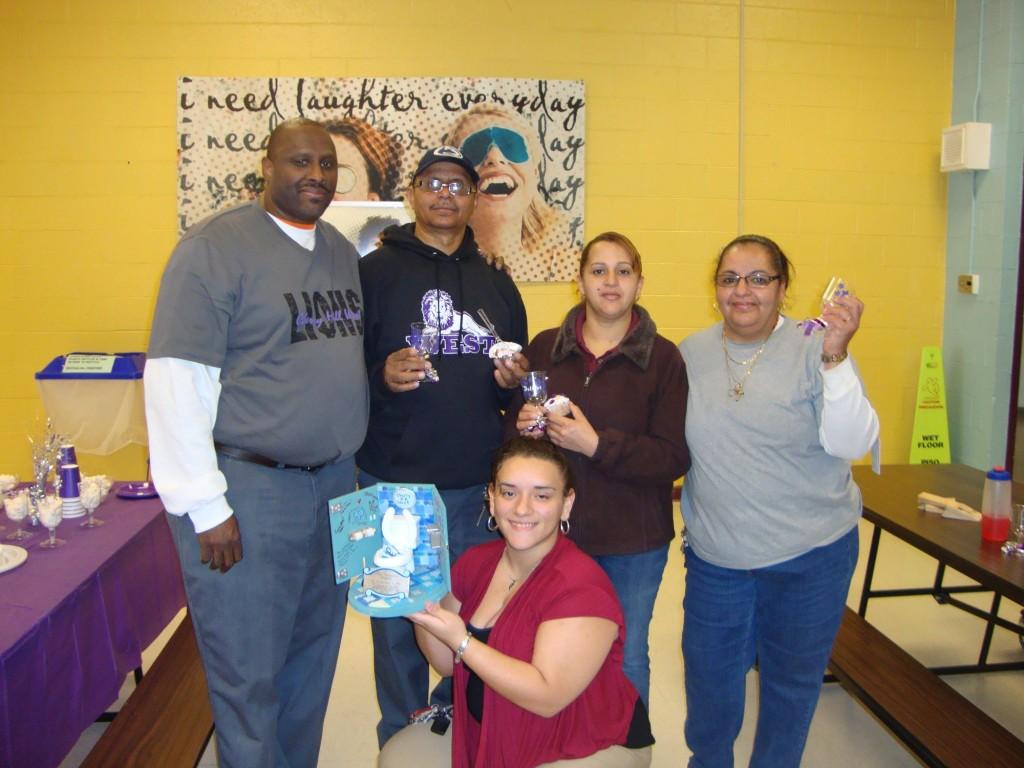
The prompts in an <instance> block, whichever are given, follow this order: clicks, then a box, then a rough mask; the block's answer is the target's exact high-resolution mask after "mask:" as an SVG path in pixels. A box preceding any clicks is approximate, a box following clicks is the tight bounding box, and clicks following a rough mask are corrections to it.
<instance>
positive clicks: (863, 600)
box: [857, 525, 882, 618]
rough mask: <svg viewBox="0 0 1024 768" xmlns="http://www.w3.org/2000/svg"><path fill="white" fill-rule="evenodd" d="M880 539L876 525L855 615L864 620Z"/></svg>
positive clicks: (879, 532)
mask: <svg viewBox="0 0 1024 768" xmlns="http://www.w3.org/2000/svg"><path fill="white" fill-rule="evenodd" d="M881 537H882V529H881V528H879V527H878V526H877V525H876V526H875V530H874V531H872V532H871V548H870V549H869V550H868V564H867V568H865V569H864V585H863V586H862V587H861V591H860V607H859V608H858V609H857V613H859V614H860V616H861V618H864V617H865V616H866V614H867V612H868V598H870V597H871V581H872V579H874V576H875V560H876V559H877V558H878V540H879V539H880V538H881Z"/></svg>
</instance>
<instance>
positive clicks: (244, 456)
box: [213, 442, 333, 472]
mask: <svg viewBox="0 0 1024 768" xmlns="http://www.w3.org/2000/svg"><path fill="white" fill-rule="evenodd" d="M213 447H214V448H215V449H216V451H217V453H223V454H224V455H225V456H230V457H231V458H232V459H238V460H239V461H247V462H249V463H250V464H259V465H260V466H261V467H270V468H271V469H299V470H302V471H303V472H316V471H318V470H320V469H322V468H324V467H326V466H327V465H328V464H330V463H331V462H330V461H325V462H323V463H322V464H284V463H283V462H280V461H274V460H273V459H269V458H267V457H266V456H263V455H262V454H259V453H253V452H252V451H247V450H245V449H244V448H235V447H234V446H231V445H224V443H218V442H214V444H213ZM332 461H333V459H332Z"/></svg>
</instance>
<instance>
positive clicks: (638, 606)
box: [594, 544, 668, 711]
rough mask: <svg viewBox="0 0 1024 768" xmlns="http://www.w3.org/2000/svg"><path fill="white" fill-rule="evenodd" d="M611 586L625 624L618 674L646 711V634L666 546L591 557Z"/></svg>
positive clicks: (648, 666)
mask: <svg viewBox="0 0 1024 768" xmlns="http://www.w3.org/2000/svg"><path fill="white" fill-rule="evenodd" d="M594 560H596V561H597V564H598V565H600V566H601V568H603V569H604V572H605V573H607V574H608V578H609V579H611V582H612V586H613V587H615V594H616V595H618V597H619V602H620V603H621V604H622V615H623V618H624V619H625V622H626V647H625V650H624V658H623V660H622V671H623V672H625V673H626V677H628V678H629V681H630V682H631V683H633V686H634V687H635V688H636V690H637V693H639V694H640V698H641V699H643V702H644V706H645V707H647V709H648V711H650V704H649V699H650V691H651V657H650V645H649V643H648V634H649V630H650V626H651V616H653V615H654V600H655V598H657V597H658V587H660V586H661V577H662V574H664V573H665V563H666V562H668V544H666V545H665V546H663V547H658V548H657V549H652V550H650V551H649V552H641V553H639V554H636V555H598V556H596V557H595V558H594Z"/></svg>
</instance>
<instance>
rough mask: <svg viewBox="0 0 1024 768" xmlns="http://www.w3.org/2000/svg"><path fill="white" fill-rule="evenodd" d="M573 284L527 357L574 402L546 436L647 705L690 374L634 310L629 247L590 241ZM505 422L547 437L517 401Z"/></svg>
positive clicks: (637, 274) (638, 281) (613, 240)
mask: <svg viewBox="0 0 1024 768" xmlns="http://www.w3.org/2000/svg"><path fill="white" fill-rule="evenodd" d="M577 281H578V285H579V291H580V295H581V296H582V299H583V300H582V302H581V303H580V304H578V305H577V306H575V307H573V308H572V309H571V310H569V314H568V315H566V318H565V320H564V321H563V323H562V325H561V327H559V328H551V329H549V330H546V331H543V332H541V333H540V334H538V335H537V337H536V338H534V340H533V341H532V342H531V343H530V345H529V346H528V347H527V349H526V350H525V354H526V356H527V358H528V359H529V360H530V362H531V367H532V368H533V370H537V371H546V372H547V376H548V392H549V394H551V395H555V394H561V395H566V396H567V397H568V398H569V399H570V400H571V403H572V404H571V406H570V413H569V414H568V415H564V416H560V415H556V414H549V415H548V416H547V426H546V435H547V437H548V438H549V439H550V440H551V441H552V442H553V443H555V444H556V445H558V446H559V447H561V448H562V449H564V450H565V451H566V452H567V455H568V457H569V461H570V463H571V464H572V467H573V471H574V473H575V475H576V478H577V483H576V494H577V503H576V509H577V510H578V512H577V513H576V514H575V515H574V516H573V521H572V530H571V531H570V533H569V536H570V538H572V539H573V541H575V542H576V544H577V545H578V546H579V547H580V548H581V549H582V550H583V551H584V552H586V553H587V554H589V555H591V556H592V557H593V558H594V559H595V560H597V562H598V564H599V565H600V566H601V567H602V568H603V569H604V570H605V572H606V573H607V574H608V577H609V578H610V579H611V582H612V584H613V585H614V586H615V591H616V593H617V595H618V597H619V601H620V602H621V603H622V607H623V610H624V612H625V622H626V649H625V661H624V664H623V668H624V670H625V672H626V676H627V677H629V679H630V680H631V681H632V682H633V684H634V685H635V686H636V688H637V690H638V691H639V692H640V696H641V698H642V699H643V701H644V703H645V704H647V703H648V700H649V699H648V692H649V689H650V659H649V656H648V643H647V634H648V627H649V626H650V622H651V615H652V614H653V612H654V600H655V598H656V597H657V594H658V587H659V585H660V584H661V577H662V573H663V572H664V570H665V563H666V561H667V559H668V546H669V542H670V541H671V540H672V538H673V536H674V535H675V527H674V524H673V517H672V483H673V481H674V480H675V479H676V478H677V477H679V476H681V475H682V474H684V473H685V472H686V471H687V469H689V467H690V455H689V452H688V451H687V448H686V441H685V438H684V419H685V416H686V394H687V382H686V367H685V365H684V364H683V360H682V357H681V356H680V354H679V351H678V350H677V349H676V346H675V344H673V343H672V342H670V341H669V340H668V339H666V338H664V337H663V336H659V335H658V333H657V329H656V328H655V325H654V321H653V320H652V319H651V317H650V315H649V314H647V312H646V310H644V309H643V308H642V307H640V306H638V305H637V300H638V299H639V298H640V291H641V289H642V288H643V282H644V281H643V274H642V268H641V264H640V254H639V252H638V251H637V249H636V246H634V245H633V243H632V242H630V240H629V238H627V237H625V236H624V235H621V234H619V233H617V232H605V233H602V234H600V235H598V236H597V237H595V238H594V239H593V240H591V241H590V242H589V243H587V245H586V246H585V247H584V249H583V253H582V255H581V257H580V269H579V276H578V278H577ZM508 414H509V416H508V422H507V424H508V428H507V433H508V434H514V433H515V432H520V433H522V434H525V435H532V436H536V437H538V438H539V437H541V436H542V435H543V434H544V433H543V432H541V431H540V430H537V429H531V428H532V427H533V426H534V424H535V423H536V420H537V417H538V415H539V407H538V406H534V405H530V404H526V403H524V401H523V399H522V396H521V395H517V398H516V399H515V400H513V402H512V403H511V404H510V406H509V411H508Z"/></svg>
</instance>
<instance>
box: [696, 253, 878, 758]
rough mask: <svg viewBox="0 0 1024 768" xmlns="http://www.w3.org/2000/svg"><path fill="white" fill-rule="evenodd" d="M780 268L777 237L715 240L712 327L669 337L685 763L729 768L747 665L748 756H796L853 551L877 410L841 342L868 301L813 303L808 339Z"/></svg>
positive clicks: (784, 264)
mask: <svg viewBox="0 0 1024 768" xmlns="http://www.w3.org/2000/svg"><path fill="white" fill-rule="evenodd" d="M790 272H791V268H790V264H789V261H788V259H787V258H786V256H785V254H784V253H783V252H782V250H781V249H780V248H779V246H778V245H776V244H775V243H774V242H773V241H772V240H769V239H768V238H766V237H761V236H757V235H744V236H741V237H738V238H736V239H735V240H733V241H732V242H730V243H728V244H727V245H726V246H725V248H723V249H722V251H721V253H720V255H719V257H718V263H717V266H716V270H715V295H716V299H717V303H718V306H719V309H720V311H721V313H722V322H721V323H717V324H715V325H713V326H712V327H710V328H708V329H706V330H704V331H700V332H698V333H695V334H693V335H692V336H690V337H689V338H687V339H686V340H685V341H683V343H682V344H680V345H679V348H680V351H681V352H682V353H683V358H684V359H685V360H686V367H687V370H688V372H689V383H690V390H689V399H688V403H687V409H686V410H687V418H686V442H687V444H688V445H689V447H690V450H691V452H692V466H691V468H690V471H689V472H688V473H687V475H686V483H685V485H684V489H683V499H682V508H683V517H684V520H685V523H686V546H685V549H684V552H685V557H686V596H685V599H684V603H683V605H684V625H683V659H684V664H685V681H686V699H687V719H686V740H687V743H688V745H689V747H690V750H691V751H692V752H693V757H692V758H691V761H690V765H691V766H702V767H704V766H715V767H717V766H732V764H733V754H732V750H733V742H734V741H735V739H736V735H737V734H738V733H739V730H740V725H741V724H742V722H743V710H744V694H745V678H746V673H747V671H748V670H749V669H750V667H751V666H752V665H753V663H754V660H755V659H757V660H758V666H759V670H760V711H759V715H758V724H757V735H756V737H755V741H754V751H753V756H752V757H751V761H750V765H751V766H772V768H780V767H783V766H797V765H799V763H800V756H801V754H802V752H803V748H804V743H805V741H806V738H807V730H808V727H809V726H810V722H811V716H812V715H813V713H814V708H815V706H816V705H817V700H818V694H819V692H820V689H821V680H822V675H823V673H824V671H825V666H826V664H827V663H828V658H829V653H830V651H831V648H832V642H833V640H834V639H835V635H836V632H837V631H838V628H839V622H840V619H841V617H842V611H843V605H844V603H845V600H846V592H847V589H848V588H849V583H850V577H851V576H852V574H853V568H854V565H855V564H856V562H857V520H858V519H859V517H860V512H861V496H860V491H859V489H858V488H857V486H856V485H855V484H854V482H853V478H852V475H851V473H850V462H851V461H852V460H854V459H857V458H859V457H860V456H862V455H864V454H865V453H866V452H867V451H868V450H870V449H871V447H872V446H873V445H876V444H877V440H878V416H877V415H876V414H875V411H874V409H873V408H872V407H871V404H870V403H869V402H868V400H867V398H866V397H865V395H864V389H863V386H862V384H861V381H860V378H859V376H858V374H857V371H856V369H855V368H854V366H853V362H852V360H850V359H849V355H848V351H847V345H848V344H849V342H850V339H851V338H852V337H853V335H854V334H855V333H856V331H857V328H858V326H859V324H860V316H861V312H862V311H863V304H862V303H861V302H860V301H859V300H858V299H856V298H854V297H852V296H847V297H843V298H839V299H837V300H836V301H834V302H832V303H830V304H829V305H828V306H826V307H825V308H824V310H823V314H822V318H823V319H824V320H825V321H826V323H827V326H828V327H827V329H826V331H825V332H824V333H823V334H821V333H819V334H816V335H814V336H806V335H805V334H804V333H803V332H802V331H801V329H800V328H799V327H798V325H797V323H795V322H794V321H793V320H791V319H789V318H787V317H785V316H783V315H782V314H781V307H782V303H783V301H784V299H785V296H786V289H787V288H788V287H789V281H790Z"/></svg>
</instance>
